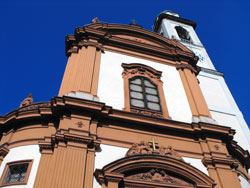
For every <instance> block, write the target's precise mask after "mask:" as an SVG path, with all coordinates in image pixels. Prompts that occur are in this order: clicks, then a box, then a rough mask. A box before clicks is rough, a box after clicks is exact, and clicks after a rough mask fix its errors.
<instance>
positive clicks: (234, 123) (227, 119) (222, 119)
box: [210, 111, 250, 151]
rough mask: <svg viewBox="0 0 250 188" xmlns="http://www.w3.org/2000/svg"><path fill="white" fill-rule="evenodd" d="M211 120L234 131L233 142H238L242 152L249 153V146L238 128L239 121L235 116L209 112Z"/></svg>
mask: <svg viewBox="0 0 250 188" xmlns="http://www.w3.org/2000/svg"><path fill="white" fill-rule="evenodd" d="M210 113H211V115H212V118H213V119H215V120H216V121H217V122H218V123H219V124H220V125H224V126H228V127H231V128H232V129H234V130H236V133H235V135H234V140H235V141H237V142H238V144H239V146H241V147H242V148H243V149H244V150H249V151H250V145H249V144H248V141H247V138H246V135H245V134H244V132H243V130H242V129H241V127H240V124H239V121H238V119H237V117H236V116H235V115H231V114H225V113H221V112H215V111H210Z"/></svg>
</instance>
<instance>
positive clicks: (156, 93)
mask: <svg viewBox="0 0 250 188" xmlns="http://www.w3.org/2000/svg"><path fill="white" fill-rule="evenodd" d="M122 67H123V68H124V71H123V73H122V76H123V79H124V96H125V100H124V102H125V107H124V109H125V110H127V111H131V112H135V113H140V114H144V115H149V116H156V117H164V118H168V119H170V117H169V115H168V110H167V105H166V101H165V96H164V92H163V87H162V85H163V83H162V81H161V74H162V72H161V71H157V70H155V69H153V68H152V67H149V66H146V65H143V64H139V63H132V64H125V63H123V64H122Z"/></svg>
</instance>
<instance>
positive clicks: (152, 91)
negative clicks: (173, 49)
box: [145, 88, 157, 95]
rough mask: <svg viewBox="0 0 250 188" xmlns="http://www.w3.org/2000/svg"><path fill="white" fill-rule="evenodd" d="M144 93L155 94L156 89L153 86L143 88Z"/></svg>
mask: <svg viewBox="0 0 250 188" xmlns="http://www.w3.org/2000/svg"><path fill="white" fill-rule="evenodd" d="M145 91H146V93H148V94H152V95H157V90H156V89H153V88H145Z"/></svg>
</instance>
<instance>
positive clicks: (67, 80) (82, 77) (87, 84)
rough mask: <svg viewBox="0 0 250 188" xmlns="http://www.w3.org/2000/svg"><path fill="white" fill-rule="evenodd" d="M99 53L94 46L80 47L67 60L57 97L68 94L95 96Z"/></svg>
mask: <svg viewBox="0 0 250 188" xmlns="http://www.w3.org/2000/svg"><path fill="white" fill-rule="evenodd" d="M100 59H101V51H100V50H97V49H96V47H95V46H87V47H82V48H81V49H79V50H78V53H72V54H71V55H70V57H69V58H68V63H67V66H66V69H65V73H64V77H63V80H62V83H61V87H60V91H59V94H58V95H59V96H62V95H65V94H67V93H69V92H77V91H79V92H84V93H88V94H92V95H94V96H96V95H97V88H98V77H99V68H100Z"/></svg>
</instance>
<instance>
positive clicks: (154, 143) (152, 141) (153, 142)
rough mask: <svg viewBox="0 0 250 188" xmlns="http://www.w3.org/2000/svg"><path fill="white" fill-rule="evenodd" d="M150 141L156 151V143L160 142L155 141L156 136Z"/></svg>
mask: <svg viewBox="0 0 250 188" xmlns="http://www.w3.org/2000/svg"><path fill="white" fill-rule="evenodd" d="M148 143H150V144H152V147H153V151H155V150H156V144H158V142H155V140H154V138H152V139H151V140H150V141H149V142H148Z"/></svg>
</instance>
